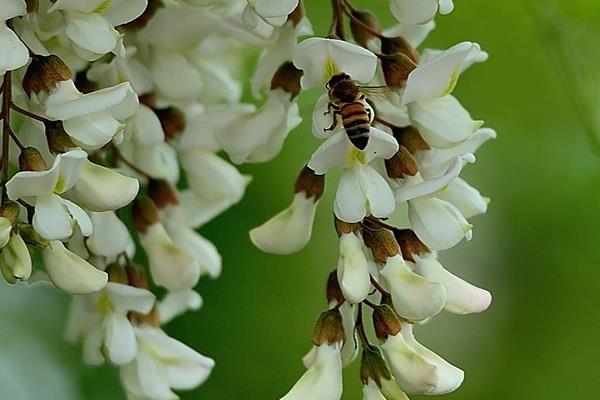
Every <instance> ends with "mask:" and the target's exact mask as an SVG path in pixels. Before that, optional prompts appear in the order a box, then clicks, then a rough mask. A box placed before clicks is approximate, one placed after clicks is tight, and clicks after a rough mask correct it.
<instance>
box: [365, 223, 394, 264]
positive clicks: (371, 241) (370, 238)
mask: <svg viewBox="0 0 600 400" xmlns="http://www.w3.org/2000/svg"><path fill="white" fill-rule="evenodd" d="M362 234H363V240H364V242H365V245H366V246H367V247H368V248H369V249H371V253H372V254H373V260H374V261H375V262H376V263H378V264H385V263H386V261H387V259H388V258H390V257H394V256H396V255H398V254H400V246H398V242H396V238H394V234H393V233H392V232H391V231H389V230H387V229H363V230H362Z"/></svg>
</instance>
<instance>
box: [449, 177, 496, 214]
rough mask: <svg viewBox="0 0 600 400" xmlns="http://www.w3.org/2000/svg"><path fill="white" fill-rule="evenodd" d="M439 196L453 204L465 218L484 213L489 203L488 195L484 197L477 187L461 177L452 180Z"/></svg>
mask: <svg viewBox="0 0 600 400" xmlns="http://www.w3.org/2000/svg"><path fill="white" fill-rule="evenodd" d="M437 197H438V198H440V199H442V200H445V201H447V202H449V203H451V204H453V205H454V206H455V207H456V208H457V209H458V210H459V211H460V213H461V214H462V215H463V216H464V217H465V218H471V217H473V216H475V215H479V214H484V213H485V212H486V211H487V207H488V203H489V199H488V198H487V197H483V196H482V195H481V193H479V191H478V190H477V189H475V188H474V187H473V186H471V185H469V184H468V183H467V182H465V181H464V180H463V179H461V178H456V179H455V180H453V181H452V182H450V184H449V185H448V186H446V187H445V189H444V190H442V191H441V192H439V193H438V194H437Z"/></svg>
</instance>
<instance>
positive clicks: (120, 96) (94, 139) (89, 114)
mask: <svg viewBox="0 0 600 400" xmlns="http://www.w3.org/2000/svg"><path fill="white" fill-rule="evenodd" d="M137 106H138V98H137V95H136V94H135V92H134V91H133V89H132V88H131V85H130V84H129V83H127V82H125V83H121V84H119V85H117V86H113V87H109V88H106V89H101V90H97V91H95V92H92V93H89V94H83V93H81V92H79V90H77V88H76V87H75V84H74V83H73V81H71V80H69V81H62V82H60V83H59V84H58V87H57V89H56V90H55V91H54V93H52V94H51V95H50V96H49V97H48V100H47V101H46V115H47V116H48V117H49V118H51V119H54V120H62V121H63V125H64V128H65V131H66V132H67V133H68V134H69V136H71V138H72V139H73V140H74V141H75V142H76V143H77V144H78V145H80V146H81V147H83V148H85V149H91V150H95V149H98V148H100V147H102V146H104V145H105V144H107V143H108V142H110V141H111V140H112V139H113V138H114V137H115V136H116V135H117V134H119V133H121V131H122V130H123V129H124V125H123V124H122V123H121V122H120V121H122V120H124V119H127V118H129V117H131V116H132V115H133V114H134V113H135V110H136V108H137Z"/></svg>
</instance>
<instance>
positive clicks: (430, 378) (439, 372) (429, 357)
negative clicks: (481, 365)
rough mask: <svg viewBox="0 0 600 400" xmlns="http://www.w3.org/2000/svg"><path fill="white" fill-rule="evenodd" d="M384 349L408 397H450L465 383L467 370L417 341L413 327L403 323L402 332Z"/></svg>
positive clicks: (384, 345)
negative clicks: (410, 395)
mask: <svg viewBox="0 0 600 400" xmlns="http://www.w3.org/2000/svg"><path fill="white" fill-rule="evenodd" d="M381 347H382V349H383V351H384V352H385V354H386V356H387V359H388V362H389V365H390V367H391V370H392V374H393V375H394V378H395V379H396V382H397V383H398V385H399V386H400V387H401V388H402V390H404V391H406V392H407V393H408V394H428V395H440V394H446V393H450V392H453V391H454V390H456V389H457V388H458V387H459V386H460V385H461V384H462V381H463V379H464V373H463V371H462V370H460V369H459V368H457V367H455V366H454V365H452V364H450V363H448V362H447V361H446V360H444V359H443V358H441V357H440V356H438V355H437V354H435V353H434V352H432V351H431V350H429V349H427V348H426V347H424V346H423V345H421V344H420V343H419V342H417V341H416V340H415V338H414V336H413V333H412V325H411V324H408V323H403V324H402V331H401V332H400V333H398V334H397V335H394V336H389V337H388V338H387V339H386V340H385V342H384V343H383V345H382V346H381Z"/></svg>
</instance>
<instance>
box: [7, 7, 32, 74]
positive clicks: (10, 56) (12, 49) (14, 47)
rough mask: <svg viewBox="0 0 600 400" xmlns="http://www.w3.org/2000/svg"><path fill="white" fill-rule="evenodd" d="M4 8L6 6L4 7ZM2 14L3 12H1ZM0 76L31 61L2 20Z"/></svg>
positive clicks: (23, 47)
mask: <svg viewBox="0 0 600 400" xmlns="http://www.w3.org/2000/svg"><path fill="white" fill-rule="evenodd" d="M3 7H4V5H3ZM0 12H1V11H0ZM0 54H2V57H0V76H2V75H4V73H5V72H6V71H13V70H15V69H19V68H21V67H23V66H24V65H25V64H27V62H28V61H29V51H28V50H27V47H25V45H24V44H23V42H21V40H20V39H19V37H18V36H17V35H16V34H15V32H13V31H12V30H11V29H10V28H8V27H7V26H6V25H5V24H4V21H3V20H1V19H0Z"/></svg>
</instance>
